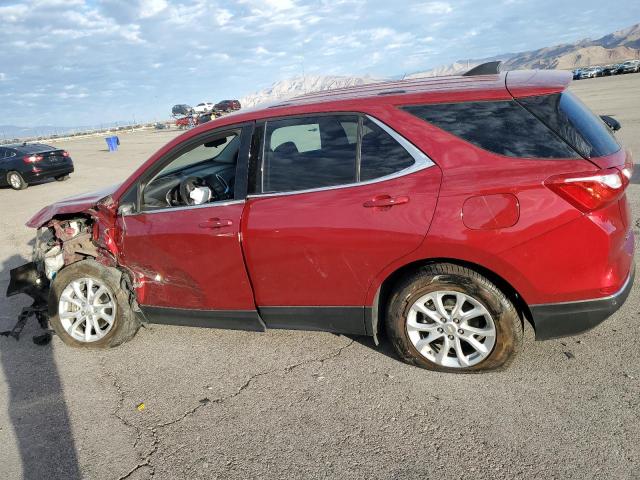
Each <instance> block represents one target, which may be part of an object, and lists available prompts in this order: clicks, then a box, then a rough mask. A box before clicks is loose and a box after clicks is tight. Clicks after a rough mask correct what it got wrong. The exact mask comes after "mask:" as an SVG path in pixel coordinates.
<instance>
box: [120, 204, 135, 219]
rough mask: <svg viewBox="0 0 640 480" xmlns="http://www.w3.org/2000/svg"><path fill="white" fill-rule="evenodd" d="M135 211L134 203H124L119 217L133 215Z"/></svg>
mask: <svg viewBox="0 0 640 480" xmlns="http://www.w3.org/2000/svg"><path fill="white" fill-rule="evenodd" d="M134 211H135V205H134V204H133V203H123V204H121V205H120V206H119V207H118V215H120V216H123V215H131V214H132V213H133V212H134Z"/></svg>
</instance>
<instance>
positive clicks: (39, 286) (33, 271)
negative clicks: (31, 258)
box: [7, 262, 49, 305]
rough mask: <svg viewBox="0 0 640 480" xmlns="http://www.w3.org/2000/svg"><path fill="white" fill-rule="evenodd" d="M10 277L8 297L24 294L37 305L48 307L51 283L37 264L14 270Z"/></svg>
mask: <svg viewBox="0 0 640 480" xmlns="http://www.w3.org/2000/svg"><path fill="white" fill-rule="evenodd" d="M10 275H11V278H10V280H9V286H8V287H7V297H11V296H13V295H17V294H19V293H24V294H26V295H29V296H30V297H31V298H33V300H34V302H35V303H38V304H45V305H46V303H47V298H48V296H49V281H48V280H47V278H46V277H45V276H44V274H43V273H42V272H41V271H40V269H39V268H38V265H37V264H36V263H35V262H29V263H25V264H24V265H22V266H20V267H17V268H14V269H13V270H11V272H10Z"/></svg>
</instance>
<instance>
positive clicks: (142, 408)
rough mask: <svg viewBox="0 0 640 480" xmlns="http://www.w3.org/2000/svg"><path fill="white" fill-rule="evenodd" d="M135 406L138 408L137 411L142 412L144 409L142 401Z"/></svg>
mask: <svg viewBox="0 0 640 480" xmlns="http://www.w3.org/2000/svg"><path fill="white" fill-rule="evenodd" d="M136 408H137V409H138V411H139V412H142V411H144V409H145V405H144V403H139V404H138V406H136Z"/></svg>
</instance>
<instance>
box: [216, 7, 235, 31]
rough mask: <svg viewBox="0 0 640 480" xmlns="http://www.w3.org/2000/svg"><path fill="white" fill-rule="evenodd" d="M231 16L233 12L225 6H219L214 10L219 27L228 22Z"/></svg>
mask: <svg viewBox="0 0 640 480" xmlns="http://www.w3.org/2000/svg"><path fill="white" fill-rule="evenodd" d="M232 18H233V14H232V13H231V12H230V11H229V10H227V9H226V8H221V9H220V10H218V11H217V12H216V15H215V20H216V23H217V24H218V25H220V26H221V27H222V26H224V25H226V24H227V23H229V20H231V19H232Z"/></svg>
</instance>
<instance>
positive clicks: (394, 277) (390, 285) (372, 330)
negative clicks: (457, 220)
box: [365, 257, 535, 344]
mask: <svg viewBox="0 0 640 480" xmlns="http://www.w3.org/2000/svg"><path fill="white" fill-rule="evenodd" d="M434 263H452V264H454V265H459V266H461V267H466V268H468V269H470V270H474V271H475V272H477V273H479V274H481V275H483V276H485V277H487V279H489V280H490V281H491V282H492V283H494V284H495V285H496V286H497V287H498V288H499V289H500V290H501V291H502V292H503V293H504V294H505V295H506V297H507V298H508V299H509V300H510V301H511V302H512V303H513V305H514V306H515V307H516V310H517V311H518V314H519V315H520V319H521V320H522V321H523V323H524V321H525V319H526V321H527V322H528V323H529V324H530V325H531V326H532V327H533V328H535V325H534V324H533V321H532V316H531V311H530V309H529V306H528V305H527V302H526V301H525V300H524V298H523V297H522V295H521V294H520V293H519V292H518V290H517V289H516V288H515V287H514V286H513V285H512V284H511V283H510V282H509V281H507V280H506V279H505V278H504V277H503V276H501V275H499V274H498V273H496V272H495V271H493V270H491V269H489V268H487V267H485V266H483V265H480V264H477V263H474V262H470V261H467V260H462V259H459V258H449V257H437V258H425V259H420V260H415V261H412V262H410V263H407V264H405V265H402V266H400V267H399V268H397V269H396V270H394V271H393V272H391V273H390V274H389V275H387V277H386V278H385V279H384V280H383V281H382V283H381V284H380V286H379V287H378V289H377V291H376V293H375V297H374V299H373V303H372V305H371V307H370V308H368V309H366V314H365V324H366V325H365V328H366V331H367V333H369V334H370V335H372V336H373V338H374V341H375V342H376V344H378V334H379V333H380V327H381V326H382V325H384V322H385V316H386V306H387V303H388V300H389V297H390V295H391V293H392V292H393V290H394V287H395V286H396V285H397V283H398V282H399V281H400V280H401V279H402V278H404V277H406V276H407V275H410V274H411V273H414V272H415V271H417V270H418V269H420V268H422V267H424V266H425V265H430V264H434Z"/></svg>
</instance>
